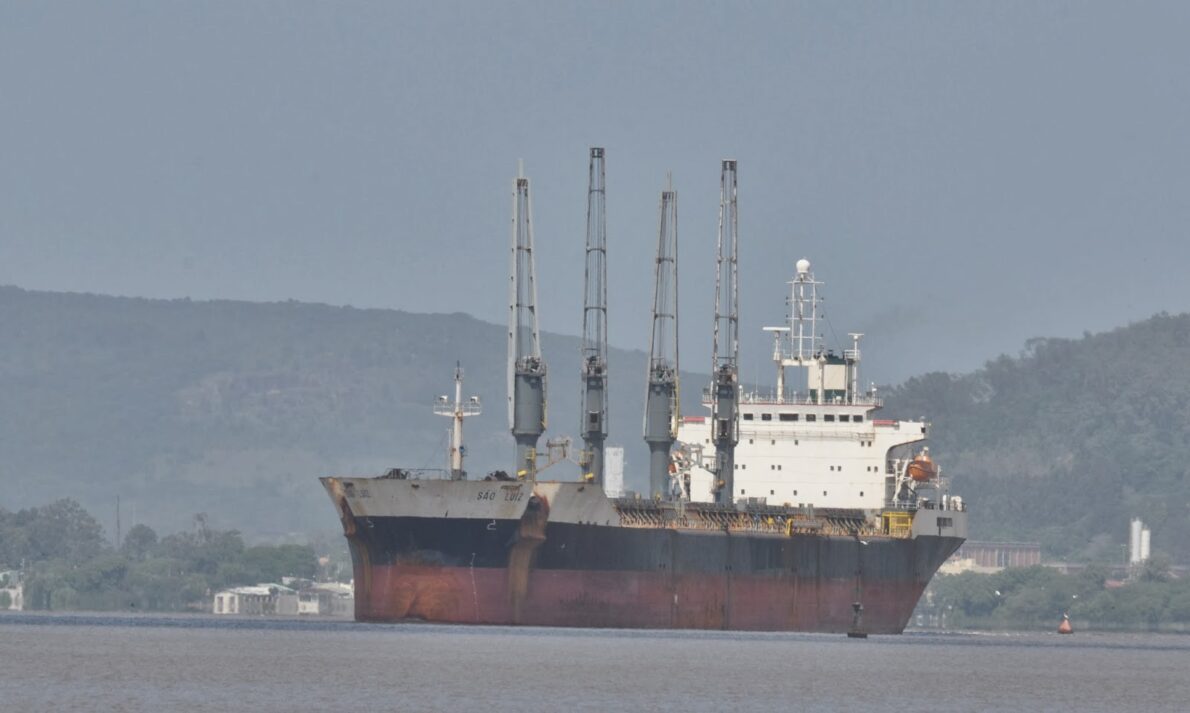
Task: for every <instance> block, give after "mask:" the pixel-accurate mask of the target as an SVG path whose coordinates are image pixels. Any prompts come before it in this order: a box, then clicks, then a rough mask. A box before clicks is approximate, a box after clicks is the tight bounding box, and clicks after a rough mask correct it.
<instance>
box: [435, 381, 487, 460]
mask: <svg viewBox="0 0 1190 713" xmlns="http://www.w3.org/2000/svg"><path fill="white" fill-rule="evenodd" d="M479 412H480V405H479V397H478V396H472V397H471V398H469V399H467V401H465V402H464V401H463V367H462V366H460V365H459V364H458V363H456V364H455V401H454V403H453V404H452V403H450V401H449V400H448V399H447V397H446V395H445V394H444V395H442V396H439V397H438V402H437V403H436V404H434V413H436V414H437V415H439V416H449V417H450V418H451V419H453V420H454V423H453V424H451V426H452V427H451V431H450V479H451V480H463V479H464V478H466V477H467V471H465V470H463V455H464V453H465V452H466V451H465V449H464V448H463V419H464V418H467V417H468V416H478V415H479Z"/></svg>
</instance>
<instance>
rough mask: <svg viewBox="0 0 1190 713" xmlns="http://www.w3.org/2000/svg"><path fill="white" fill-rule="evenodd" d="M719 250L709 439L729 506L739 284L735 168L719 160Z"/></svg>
mask: <svg viewBox="0 0 1190 713" xmlns="http://www.w3.org/2000/svg"><path fill="white" fill-rule="evenodd" d="M719 187H720V188H719V190H720V193H719V244H718V255H717V258H716V262H715V329H714V338H713V339H714V346H713V350H712V351H713V355H714V356H713V360H712V364H711V379H712V382H711V389H710V398H711V414H712V415H711V428H712V436H711V439H712V441H713V443H714V445H715V470H714V475H715V483H714V487H713V490H714V492H715V501H716V502H718V503H721V504H730V503H731V502H732V501H733V495H734V493H735V446H736V444H737V443H738V442H739V440H740V438H739V421H738V410H739V403H740V382H739V352H740V346H739V322H740V318H739V296H740V293H739V281H738V279H737V278H738V272H737V265H738V257H739V253H738V244H737V236H738V228H739V222H738V220H737V217H736V208H737V204H736V192H737V182H736V162H735V161H734V160H730V159H725V160H724V161H723V163H722V167H721V171H720V178H719Z"/></svg>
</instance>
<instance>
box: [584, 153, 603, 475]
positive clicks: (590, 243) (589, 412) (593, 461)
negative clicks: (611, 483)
mask: <svg viewBox="0 0 1190 713" xmlns="http://www.w3.org/2000/svg"><path fill="white" fill-rule="evenodd" d="M604 186H605V183H604V168H603V149H601V148H592V149H591V161H590V164H589V166H588V181H587V266H586V272H585V274H584V278H583V365H582V379H583V392H582V408H581V410H580V413H581V414H582V423H581V424H579V431H580V433H582V434H583V442H584V443H585V444H586V448H585V449H584V450H583V453H582V456H581V457H580V459H579V465H580V466H581V467H582V473H583V480H591V481H594V482H596V483H599V484H602V483H603V442H604V440H605V439H606V438H607V220H606V218H607V216H606V212H605V209H606V205H605V200H606V194H605V190H604Z"/></svg>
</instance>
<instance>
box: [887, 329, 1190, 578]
mask: <svg viewBox="0 0 1190 713" xmlns="http://www.w3.org/2000/svg"><path fill="white" fill-rule="evenodd" d="M886 396H887V399H886V403H887V404H888V406H887V408H886V410H887V411H888V412H890V413H893V414H900V415H905V416H913V415H919V414H925V415H928V417H929V419H930V420H931V421H932V422H933V423H934V424H935V426H934V430H933V433H932V443H933V449H932V450H933V451H934V452H935V454H936V455H938V457H939V458H940V459H941V462H942V465H943V468H944V471H945V472H947V473H949V474H951V475H953V476H954V483H955V490H956V492H958V493H960V494H962V495H963V496H964V497H965V498H966V499H967V501H968V502H969V503H971V506H972V510H973V515H972V533H971V535H972V538H973V539H989V540H1006V541H1039V542H1041V543H1042V554H1043V557H1046V558H1071V559H1076V560H1084V561H1098V562H1120V561H1121V557H1122V553H1121V545H1125V544H1127V542H1128V520H1129V519H1130V518H1131V517H1133V516H1139V517H1141V518H1142V519H1143V520H1144V521H1145V522H1146V523H1147V524H1148V525H1149V526H1150V527H1151V528H1152V531H1153V551H1154V553H1158V552H1163V553H1165V554H1166V555H1167V556H1169V557H1170V558H1171V559H1172V560H1173V561H1174V562H1179V563H1184V562H1187V561H1190V552H1188V551H1187V547H1188V544H1190V478H1188V477H1187V471H1188V470H1190V315H1177V316H1170V315H1165V314H1162V315H1158V316H1156V317H1153V318H1151V319H1148V320H1145V321H1143V322H1139V323H1136V324H1132V325H1129V326H1127V327H1123V328H1120V329H1116V330H1114V331H1111V332H1106V333H1103V334H1094V335H1085V336H1084V337H1083V338H1081V339H1036V340H1032V341H1030V342H1029V343H1028V344H1027V345H1026V349H1025V351H1024V352H1023V353H1022V354H1021V355H1020V357H1018V358H1015V359H1012V358H1009V357H1000V358H998V359H996V360H994V361H991V362H989V363H988V364H987V366H985V367H984V368H983V369H981V370H979V371H977V372H974V373H972V374H968V375H963V376H954V375H948V374H927V375H925V376H922V377H918V378H914V379H910V380H909V381H908V382H906V383H905V384H903V385H901V386H899V387H897V388H895V389H892V390H891V392H890V393H886Z"/></svg>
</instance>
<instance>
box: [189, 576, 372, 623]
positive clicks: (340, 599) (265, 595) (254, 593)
mask: <svg viewBox="0 0 1190 713" xmlns="http://www.w3.org/2000/svg"><path fill="white" fill-rule="evenodd" d="M295 586H297V585H296V583H295ZM211 613H213V614H217V615H257V616H298V615H302V616H344V617H350V616H354V615H355V588H354V587H353V586H352V585H350V584H342V583H340V582H319V583H316V584H312V585H310V586H308V587H305V588H303V589H301V590H300V591H299V590H296V589H293V588H292V587H288V586H286V585H284V584H257V585H254V586H247V587H232V588H230V589H224V590H222V591H219V592H216V593H215V595H214V597H213V599H212V601H211Z"/></svg>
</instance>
